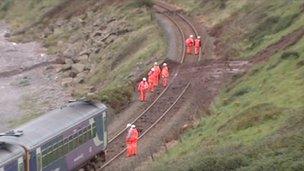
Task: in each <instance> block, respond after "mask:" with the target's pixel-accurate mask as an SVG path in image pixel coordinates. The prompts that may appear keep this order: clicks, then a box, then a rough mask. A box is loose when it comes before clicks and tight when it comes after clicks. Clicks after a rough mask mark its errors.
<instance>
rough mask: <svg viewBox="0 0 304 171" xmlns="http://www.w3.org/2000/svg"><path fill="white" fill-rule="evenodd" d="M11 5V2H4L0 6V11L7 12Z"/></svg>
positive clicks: (9, 0) (8, 0) (10, 0)
mask: <svg viewBox="0 0 304 171" xmlns="http://www.w3.org/2000/svg"><path fill="white" fill-rule="evenodd" d="M12 3H13V0H4V1H3V2H2V3H1V4H0V11H7V10H8V9H9V8H10V6H11V4H12Z"/></svg>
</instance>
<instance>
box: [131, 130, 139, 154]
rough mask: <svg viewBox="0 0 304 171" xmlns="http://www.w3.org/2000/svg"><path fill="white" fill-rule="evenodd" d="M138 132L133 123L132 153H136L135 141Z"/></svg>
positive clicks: (136, 140)
mask: <svg viewBox="0 0 304 171" xmlns="http://www.w3.org/2000/svg"><path fill="white" fill-rule="evenodd" d="M138 135H139V133H138V131H137V129H136V126H135V125H132V126H131V137H132V138H131V146H132V155H134V156H135V155H137V142H138V139H139V137H138Z"/></svg>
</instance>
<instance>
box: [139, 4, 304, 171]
mask: <svg viewBox="0 0 304 171" xmlns="http://www.w3.org/2000/svg"><path fill="white" fill-rule="evenodd" d="M167 2H170V3H173V4H175V5H176V6H178V7H179V8H181V9H184V11H186V12H187V13H189V15H191V16H192V17H195V18H196V19H197V20H198V21H199V22H200V24H201V25H206V26H208V27H209V32H210V33H211V34H212V35H214V36H215V37H216V39H215V40H214V43H215V45H216V49H217V55H216V56H214V58H226V59H229V58H230V59H240V58H242V59H244V58H245V59H249V60H250V61H252V64H254V65H253V67H252V69H250V71H248V72H247V73H246V74H242V75H235V76H234V79H233V81H232V82H229V83H228V84H227V86H226V88H225V89H224V90H222V92H221V95H220V96H219V97H218V99H217V100H216V101H215V102H214V103H213V107H212V108H211V109H210V113H205V114H204V113H202V115H204V117H203V118H202V119H201V120H200V121H199V124H198V125H197V126H194V127H195V128H194V129H192V130H190V131H189V132H188V133H186V134H185V135H183V136H182V138H181V141H180V143H178V144H177V145H176V146H175V147H173V148H172V149H170V150H169V151H168V152H167V153H164V154H163V155H161V156H160V157H158V158H157V159H156V161H155V162H149V161H148V162H147V163H148V164H147V165H148V167H147V166H142V167H139V168H138V170H302V169H303V168H304V165H303V163H304V158H303V140H304V137H303V135H304V134H303V132H304V127H303V125H304V120H303V119H304V118H303V117H304V111H303V109H304V105H303V104H304V100H303V97H304V87H303V85H304V84H303V83H304V79H303V74H304V67H303V61H304V58H303V56H304V51H303V48H304V39H303V38H302V37H303V33H304V32H303V25H304V15H303V2H302V1H289V0H277V1H262V0H261V1H250V0H248V1H233V0H227V1H221V0H215V1H213V0H212V1H211V0H210V1H209V0H204V1H196V0H189V1H180V0H176V1H175V0H168V1H167ZM198 91H199V90H198ZM149 163H150V164H149Z"/></svg>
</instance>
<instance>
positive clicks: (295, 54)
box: [281, 51, 300, 59]
mask: <svg viewBox="0 0 304 171" xmlns="http://www.w3.org/2000/svg"><path fill="white" fill-rule="evenodd" d="M299 57H300V55H299V53H298V52H293V51H291V52H284V53H282V55H281V59H297V58H299Z"/></svg>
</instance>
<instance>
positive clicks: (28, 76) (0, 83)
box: [0, 22, 70, 132]
mask: <svg viewBox="0 0 304 171" xmlns="http://www.w3.org/2000/svg"><path fill="white" fill-rule="evenodd" d="M6 32H9V28H8V27H7V25H6V24H4V23H3V22H1V23H0V95H1V96H0V108H1V110H0V118H1V120H0V132H2V131H6V130H8V129H10V128H11V127H14V126H16V125H19V124H20V123H23V122H25V121H27V120H29V119H32V118H34V117H37V116H39V115H40V114H42V113H44V112H46V111H49V110H51V109H54V108H57V107H59V106H62V105H63V104H65V103H66V102H67V100H68V99H70V96H69V94H68V93H67V92H65V91H64V90H63V89H62V87H61V86H60V82H59V81H57V77H56V72H55V70H54V69H53V68H52V67H50V65H49V64H48V63H50V62H52V61H53V60H54V57H52V56H48V55H46V54H45V53H46V49H44V48H43V47H42V46H41V45H40V44H39V43H36V42H30V43H24V44H19V43H14V42H9V41H8V40H7V39H6V38H5V37H4V34H5V33H6ZM58 97H61V98H58Z"/></svg>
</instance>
